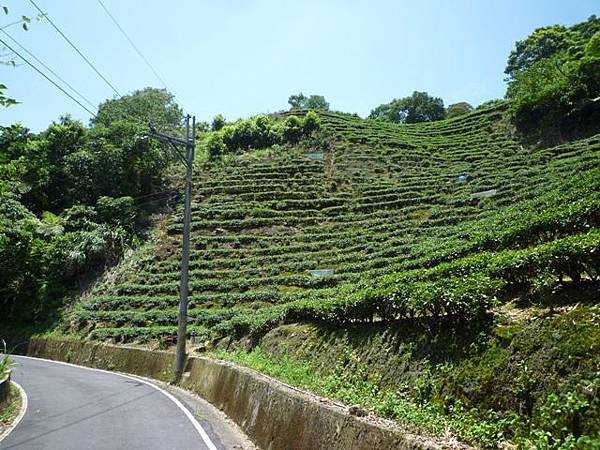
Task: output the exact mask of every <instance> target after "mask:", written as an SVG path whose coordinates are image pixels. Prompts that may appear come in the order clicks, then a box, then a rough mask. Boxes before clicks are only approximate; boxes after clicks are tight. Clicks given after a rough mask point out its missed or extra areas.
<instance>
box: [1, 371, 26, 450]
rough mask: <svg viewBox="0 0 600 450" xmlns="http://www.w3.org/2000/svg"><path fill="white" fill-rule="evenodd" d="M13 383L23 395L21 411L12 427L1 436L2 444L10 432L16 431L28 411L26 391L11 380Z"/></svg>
mask: <svg viewBox="0 0 600 450" xmlns="http://www.w3.org/2000/svg"><path fill="white" fill-rule="evenodd" d="M11 383H12V384H14V385H15V386H16V387H17V389H18V390H19V394H20V395H21V411H19V415H18V416H17V418H16V419H15V420H14V421H13V423H12V424H11V425H10V427H8V428H7V429H6V430H4V433H2V434H1V435H0V442H2V440H3V439H5V438H6V437H7V436H8V435H9V434H10V432H11V431H12V430H14V429H15V427H16V426H17V425H19V422H20V421H21V419H22V418H23V416H24V415H25V412H26V411H27V394H26V393H25V389H23V388H22V387H21V385H20V384H19V383H17V382H15V381H12V380H11Z"/></svg>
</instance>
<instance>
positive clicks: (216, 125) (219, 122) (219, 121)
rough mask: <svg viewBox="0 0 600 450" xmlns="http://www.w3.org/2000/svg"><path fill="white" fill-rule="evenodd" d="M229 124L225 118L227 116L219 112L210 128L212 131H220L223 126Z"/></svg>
mask: <svg viewBox="0 0 600 450" xmlns="http://www.w3.org/2000/svg"><path fill="white" fill-rule="evenodd" d="M226 124H227V120H225V117H224V116H223V115H222V114H217V115H216V116H215V117H214V118H213V121H212V123H211V125H210V129H211V130H212V131H219V130H220V129H221V128H223V127H224V126H225V125H226Z"/></svg>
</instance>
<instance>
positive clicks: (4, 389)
mask: <svg viewBox="0 0 600 450" xmlns="http://www.w3.org/2000/svg"><path fill="white" fill-rule="evenodd" d="M9 394H10V375H9V376H7V377H5V378H4V379H0V406H2V405H3V404H4V403H6V401H7V400H8V395H9Z"/></svg>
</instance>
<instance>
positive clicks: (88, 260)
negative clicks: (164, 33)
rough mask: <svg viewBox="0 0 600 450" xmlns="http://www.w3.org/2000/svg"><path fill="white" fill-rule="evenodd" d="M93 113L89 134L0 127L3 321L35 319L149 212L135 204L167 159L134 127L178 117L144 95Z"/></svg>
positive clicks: (164, 98) (172, 108)
mask: <svg viewBox="0 0 600 450" xmlns="http://www.w3.org/2000/svg"><path fill="white" fill-rule="evenodd" d="M138 108H141V109H138ZM101 110H102V111H101V113H99V117H100V119H99V120H98V122H97V123H96V125H97V126H95V127H93V128H86V127H84V126H83V125H82V124H81V123H80V122H77V121H74V120H73V119H72V118H70V117H69V116H66V117H63V118H61V120H60V121H59V122H55V123H52V124H51V125H50V126H49V127H48V129H47V130H45V131H43V132H41V133H39V134H37V135H36V134H32V133H30V132H29V131H28V130H27V129H26V128H24V127H22V126H21V125H18V124H17V125H12V126H9V127H2V128H0V199H1V201H0V308H1V309H2V310H3V311H5V312H6V315H5V316H4V318H7V319H18V320H25V321H27V320H43V319H44V318H45V317H47V316H48V315H50V313H51V312H52V311H53V310H54V309H55V308H56V307H58V306H60V305H61V303H62V299H63V298H64V297H65V296H68V295H70V292H71V291H73V290H77V289H81V288H83V287H84V286H85V285H86V284H87V283H89V282H90V280H91V279H93V277H94V276H95V275H97V274H98V273H99V272H101V271H102V270H103V269H104V267H105V266H106V265H110V264H114V263H115V262H116V261H117V260H118V259H119V258H120V257H121V256H122V254H123V252H124V250H125V249H126V248H127V247H129V246H131V245H132V244H133V243H134V242H135V241H136V239H137V236H138V235H139V234H140V233H141V232H142V231H143V225H144V223H145V219H144V216H145V214H147V212H144V211H143V210H141V209H139V208H137V207H136V206H135V202H134V197H148V196H151V195H152V194H153V193H154V192H156V191H157V190H159V188H161V187H162V186H163V179H162V176H163V172H164V170H165V168H166V167H167V166H168V164H169V163H170V161H171V158H170V157H169V156H167V154H166V153H165V152H164V150H163V149H162V148H161V146H160V145H158V144H156V143H155V142H152V141H149V140H147V139H141V138H140V137H141V136H142V134H143V133H144V132H145V130H146V129H147V124H142V122H143V120H145V119H146V118H147V115H148V114H150V115H154V116H156V117H160V118H161V119H160V120H162V121H163V125H164V126H174V125H175V124H176V123H177V122H178V120H179V117H180V112H179V109H178V107H177V106H176V105H175V104H174V103H173V102H172V97H171V96H170V95H168V94H166V93H165V92H163V91H156V90H149V89H146V90H144V91H138V92H137V93H135V94H134V95H132V96H129V97H124V98H123V99H120V100H111V101H108V102H107V103H106V104H105V105H103V107H102V108H101ZM123 117H125V118H126V119H127V120H122V118H123ZM167 122H168V123H167Z"/></svg>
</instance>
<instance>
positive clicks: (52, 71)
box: [0, 28, 96, 109]
mask: <svg viewBox="0 0 600 450" xmlns="http://www.w3.org/2000/svg"><path fill="white" fill-rule="evenodd" d="M0 31H1V32H2V33H3V34H4V35H6V37H8V38H9V39H10V40H11V41H13V42H14V43H15V44H17V45H18V46H19V47H20V48H21V49H22V50H23V51H24V52H25V53H27V54H28V55H29V56H31V57H32V58H33V59H34V60H35V61H37V62H38V63H39V64H40V65H41V66H42V67H44V69H46V70H47V71H48V72H50V73H51V74H52V75H54V76H55V77H56V78H57V79H58V80H60V81H61V82H62V83H63V84H64V85H65V86H67V87H68V88H69V89H71V91H72V92H73V93H75V95H77V96H79V98H80V99H82V100H83V101H84V102H86V103H87V104H88V105H90V106H91V107H92V108H94V109H95V108H96V105H94V104H93V103H92V102H90V101H89V100H88V99H87V98H86V97H85V96H84V95H83V94H81V93H80V92H79V91H78V90H77V89H75V88H74V87H73V86H71V84H70V83H69V82H68V81H66V80H64V79H63V78H62V77H61V76H60V75H59V74H57V73H56V72H55V71H54V70H52V69H51V68H50V67H48V66H47V65H46V64H44V62H43V61H41V60H40V59H39V58H38V57H37V56H35V55H34V54H33V53H31V52H30V51H29V50H27V49H26V48H25V47H24V46H23V45H22V44H21V43H20V42H19V41H17V40H16V39H15V38H13V37H12V36H11V35H10V34H8V33H7V32H6V31H4V30H3V29H2V28H0Z"/></svg>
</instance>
